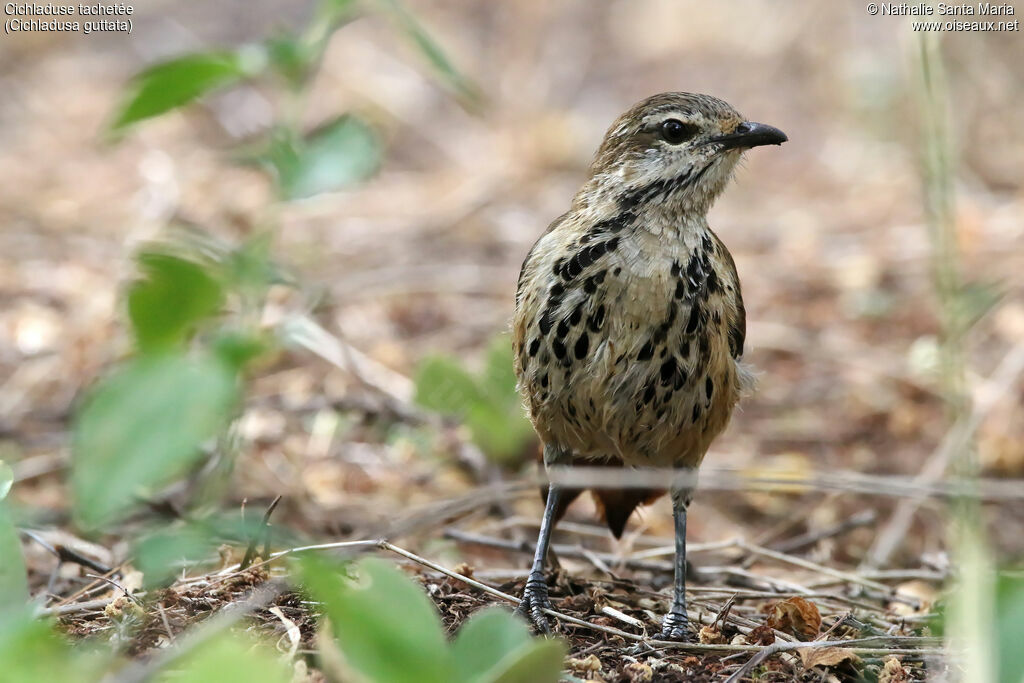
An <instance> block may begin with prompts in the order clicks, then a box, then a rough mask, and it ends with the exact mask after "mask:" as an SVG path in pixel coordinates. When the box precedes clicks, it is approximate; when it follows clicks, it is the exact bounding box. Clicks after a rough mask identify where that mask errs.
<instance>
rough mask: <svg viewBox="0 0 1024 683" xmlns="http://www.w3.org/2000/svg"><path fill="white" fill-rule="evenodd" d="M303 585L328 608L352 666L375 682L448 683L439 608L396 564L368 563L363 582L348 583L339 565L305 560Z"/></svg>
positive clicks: (363, 564)
mask: <svg viewBox="0 0 1024 683" xmlns="http://www.w3.org/2000/svg"><path fill="white" fill-rule="evenodd" d="M300 571H301V576H302V580H303V583H304V584H305V585H306V587H307V588H308V589H309V591H310V593H311V594H312V595H313V597H314V598H315V599H316V600H319V601H322V602H323V603H324V607H325V611H326V614H327V616H328V617H330V620H331V626H332V628H333V629H334V635H335V636H336V637H337V639H338V643H339V645H340V647H341V651H342V652H343V653H344V655H345V658H346V660H347V661H348V663H349V664H351V665H352V667H353V668H355V669H356V670H357V671H359V672H360V673H361V674H363V675H364V676H366V677H367V678H369V679H370V680H372V681H388V683H404V682H406V681H408V682H409V683H434V682H437V683H447V682H448V681H451V680H452V662H451V653H450V651H449V649H448V643H447V642H446V640H445V635H444V631H443V629H442V628H441V621H440V619H439V617H438V615H437V610H436V609H435V607H434V604H433V603H432V602H431V601H430V600H429V599H428V598H427V596H426V595H425V594H424V593H423V591H422V590H421V589H420V587H419V586H417V585H416V584H415V583H414V582H413V581H412V580H411V579H409V578H408V577H406V576H405V575H404V574H403V573H402V572H400V571H399V570H397V569H395V567H394V566H392V565H391V564H389V563H387V562H385V561H383V560H379V559H377V558H366V559H364V560H362V561H360V562H359V563H358V564H357V565H356V573H357V574H358V578H357V579H355V580H351V579H344V578H342V575H341V572H340V570H339V567H338V566H337V565H336V564H333V563H330V562H325V561H324V560H322V559H320V558H317V557H313V556H309V557H305V558H303V559H302V560H301V563H300Z"/></svg>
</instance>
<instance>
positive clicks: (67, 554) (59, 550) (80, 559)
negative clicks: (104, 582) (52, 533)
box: [21, 529, 114, 574]
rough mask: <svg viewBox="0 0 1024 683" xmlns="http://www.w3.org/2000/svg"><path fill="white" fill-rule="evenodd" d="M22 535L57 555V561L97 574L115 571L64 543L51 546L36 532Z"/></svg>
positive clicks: (23, 530) (27, 532)
mask: <svg viewBox="0 0 1024 683" xmlns="http://www.w3.org/2000/svg"><path fill="white" fill-rule="evenodd" d="M21 533H23V534H25V535H26V536H28V537H29V538H31V539H32V540H33V541H35V542H36V543H38V544H39V545H41V546H42V547H44V548H46V550H48V551H50V552H51V553H53V554H54V555H56V557H57V559H58V560H60V561H61V562H73V563H75V564H80V565H82V566H83V567H88V568H89V569H91V570H93V571H95V572H99V573H100V574H109V573H111V572H112V571H114V570H113V569H111V568H110V567H108V566H106V565H104V564H100V563H99V562H96V561H95V560H91V559H89V558H88V557H86V556H85V555H82V554H81V553H79V552H77V551H75V550H72V549H71V548H69V547H67V546H66V545H64V544H63V543H57V544H56V545H51V544H50V543H49V542H47V541H46V540H45V539H43V538H42V537H41V536H40V535H39V534H37V533H35V532H34V531H31V530H29V529H22V530H21Z"/></svg>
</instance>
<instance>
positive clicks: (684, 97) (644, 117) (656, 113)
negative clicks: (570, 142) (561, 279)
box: [584, 92, 788, 213]
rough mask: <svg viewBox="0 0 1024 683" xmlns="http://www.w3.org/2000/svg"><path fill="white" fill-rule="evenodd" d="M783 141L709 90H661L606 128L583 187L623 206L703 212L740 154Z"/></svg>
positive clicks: (780, 134)
mask: <svg viewBox="0 0 1024 683" xmlns="http://www.w3.org/2000/svg"><path fill="white" fill-rule="evenodd" d="M787 139H788V138H787V137H786V134H785V133H783V132H782V131H781V130H779V129H778V128H774V127H772V126H769V125H766V124H763V123H755V122H753V121H747V120H746V119H744V117H743V116H741V115H740V114H739V112H737V111H736V110H735V109H733V108H732V107H731V106H730V105H729V104H728V103H726V102H723V101H722V100H720V99H718V98H715V97H711V96H710V95H697V94H693V93H684V92H670V93H661V94H660V95H654V96H653V97H649V98H647V99H646V100H644V101H642V102H640V103H638V104H637V105H636V106H634V107H633V108H632V109H630V110H629V111H627V112H626V113H625V114H623V115H622V116H620V117H619V118H618V120H617V121H615V123H613V124H612V126H611V128H609V129H608V132H607V133H606V134H605V138H604V142H602V143H601V147H600V149H598V151H597V155H596V156H595V158H594V162H593V164H592V165H591V169H590V171H591V178H590V181H589V182H588V183H587V186H585V188H584V192H585V193H586V194H588V195H590V199H594V198H600V199H601V200H613V199H614V201H616V202H617V203H618V205H619V207H620V208H621V209H623V210H631V209H632V208H639V207H640V205H643V206H644V208H647V209H651V208H656V207H658V206H659V205H660V206H663V207H664V208H666V209H668V210H670V211H680V210H681V211H699V212H701V213H704V212H706V211H707V209H708V208H709V207H710V206H711V202H713V201H714V199H715V197H717V196H718V194H719V193H720V192H721V191H722V190H723V189H724V188H725V185H726V183H727V182H728V181H729V177H730V176H731V175H732V171H733V168H734V167H735V166H736V163H737V162H738V161H739V159H740V156H741V155H742V153H743V152H744V151H746V150H748V149H750V148H752V147H758V146H761V145H779V144H782V143H783V142H785V141H786V140H787ZM595 195H596V197H595Z"/></svg>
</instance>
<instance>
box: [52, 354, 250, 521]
mask: <svg viewBox="0 0 1024 683" xmlns="http://www.w3.org/2000/svg"><path fill="white" fill-rule="evenodd" d="M237 399H238V387H237V385H236V381H235V377H234V375H233V374H232V373H231V371H230V369H229V368H228V367H227V366H226V365H225V364H224V363H222V362H220V361H219V360H217V359H216V358H212V357H209V356H201V357H199V358H194V359H193V358H188V357H186V356H184V355H166V356H154V357H142V358H137V359H135V360H133V361H131V362H130V363H128V364H127V365H126V366H125V367H123V368H122V369H120V370H118V371H117V372H116V373H115V374H113V375H111V376H110V377H108V378H106V379H105V380H103V381H102V382H101V383H100V384H99V385H98V386H97V387H96V388H95V389H94V390H93V391H92V392H91V394H90V396H89V398H88V399H87V401H86V402H85V404H84V406H83V408H82V410H81V412H80V413H79V415H78V416H77V419H76V421H75V425H74V435H73V442H72V445H73V452H74V459H73V462H72V471H71V484H72V491H73V493H74V498H75V500H74V505H75V514H76V516H77V519H78V520H79V521H80V522H81V523H82V524H84V525H85V526H86V527H89V528H92V527H96V526H98V525H100V524H103V523H104V522H108V521H110V520H112V519H114V518H115V517H117V516H118V515H120V514H121V513H123V512H125V511H126V510H127V509H128V508H130V507H131V506H132V504H133V503H134V502H135V500H136V496H137V495H138V494H139V493H140V492H144V491H145V490H147V489H152V488H153V487H155V486H160V485H163V484H165V483H167V482H168V481H170V480H171V479H172V478H173V477H174V476H176V475H178V474H180V473H181V472H183V471H184V470H185V469H186V468H188V466H189V465H191V464H192V463H193V462H195V461H196V460H197V459H198V458H199V457H200V452H199V447H200V445H201V444H202V443H203V442H204V441H206V440H207V439H209V438H211V437H212V436H214V435H215V434H217V432H218V431H219V430H221V429H223V428H224V426H225V425H226V424H227V422H228V419H229V418H230V417H231V413H232V410H233V408H234V406H235V403H236V401H237Z"/></svg>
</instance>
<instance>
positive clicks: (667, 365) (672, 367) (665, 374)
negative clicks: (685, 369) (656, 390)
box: [660, 356, 677, 387]
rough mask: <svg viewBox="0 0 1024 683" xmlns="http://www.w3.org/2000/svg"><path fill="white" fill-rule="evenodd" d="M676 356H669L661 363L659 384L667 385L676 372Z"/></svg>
mask: <svg viewBox="0 0 1024 683" xmlns="http://www.w3.org/2000/svg"><path fill="white" fill-rule="evenodd" d="M676 367H677V366H676V357H675V356H669V357H668V358H667V359H666V360H665V362H664V363H662V364H661V371H660V372H661V385H662V386H665V387H667V386H668V385H669V384H670V383H671V382H672V380H673V378H674V377H675V374H676Z"/></svg>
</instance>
